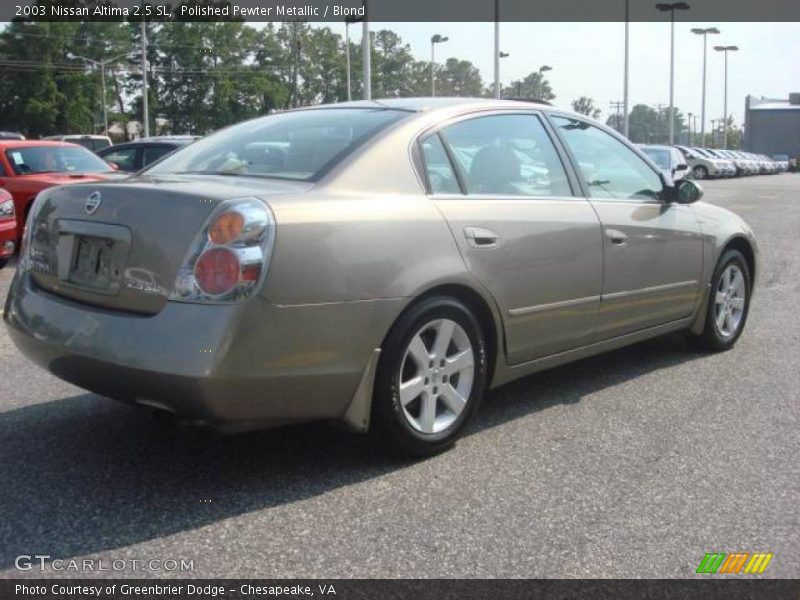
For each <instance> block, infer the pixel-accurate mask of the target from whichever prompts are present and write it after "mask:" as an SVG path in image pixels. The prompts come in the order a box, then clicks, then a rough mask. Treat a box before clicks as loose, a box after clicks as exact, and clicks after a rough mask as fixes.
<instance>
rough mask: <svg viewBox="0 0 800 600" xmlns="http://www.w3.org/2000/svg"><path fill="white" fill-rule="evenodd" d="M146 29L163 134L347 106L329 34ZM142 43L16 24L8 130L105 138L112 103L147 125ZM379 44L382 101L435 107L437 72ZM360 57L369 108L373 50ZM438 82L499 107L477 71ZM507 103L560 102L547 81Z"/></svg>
mask: <svg viewBox="0 0 800 600" xmlns="http://www.w3.org/2000/svg"><path fill="white" fill-rule="evenodd" d="M145 29H146V34H145V35H146V38H147V74H148V81H149V89H148V106H149V114H150V131H151V132H156V133H175V134H179V133H180V134H185V133H188V134H201V135H202V134H205V133H208V132H210V131H213V130H215V129H219V128H220V127H224V126H226V125H229V124H231V123H236V122H239V121H242V120H244V119H247V118H251V117H255V116H258V115H262V114H267V113H269V112H271V111H275V110H284V109H287V108H291V107H296V106H308V105H313V104H319V103H330V102H342V101H345V100H347V96H348V94H347V70H346V61H347V59H346V54H347V45H346V42H345V40H344V39H343V36H341V35H339V34H338V33H335V32H333V31H332V30H331V29H330V28H329V27H312V26H310V25H309V24H307V23H268V24H265V25H264V26H263V27H260V28H256V27H253V26H251V25H248V24H247V23H244V22H237V21H200V22H176V21H170V22H162V23H158V22H152V23H151V22H148V23H146V26H145ZM141 35H142V34H141V23H140V22H136V23H134V22H113V21H107V22H12V23H10V24H9V26H8V27H7V28H6V29H5V30H3V31H2V32H0V129H2V130H11V131H20V132H21V133H24V134H25V135H27V136H30V137H39V136H44V135H51V134H59V133H94V132H100V131H102V129H103V123H102V112H103V110H102V107H103V103H105V106H106V108H107V111H108V116H109V122H110V123H119V124H121V125H122V126H123V127H122V129H123V130H126V127H125V124H126V123H128V122H129V121H140V120H141V119H142V112H143V111H142V73H141V41H142V40H141ZM371 36H372V38H371V43H372V45H371V48H372V50H371V66H372V95H373V97H375V98H392V97H411V96H428V95H430V93H431V64H430V62H428V61H421V60H417V59H415V58H414V56H413V55H412V53H411V48H410V46H409V45H408V44H407V43H404V42H403V40H402V39H401V38H400V36H399V35H397V33H395V32H394V31H391V30H388V29H381V30H378V31H375V32H372V33H371ZM349 46H350V59H351V69H350V71H351V90H352V98H353V99H354V100H357V99H360V98H361V97H362V96H363V81H362V62H361V61H362V52H361V45H360V43H353V42H352V41H350V44H349ZM87 59H88V60H87ZM92 61H94V62H92ZM100 63H103V64H104V71H105V80H106V89H105V98H103V95H102V94H103V92H102V84H101V80H102V72H101V67H100ZM435 77H436V95H437V96H491V95H493V91H492V89H490V87H489V86H487V84H486V82H485V81H484V79H483V77H482V75H481V73H480V71H479V69H478V68H477V67H476V66H475V65H474V64H472V63H471V62H470V61H468V60H461V59H459V58H455V57H451V58H447V59H446V60H445V61H444V62H443V63H439V64H436V65H435ZM501 95H502V96H503V97H506V98H511V97H523V98H533V97H539V98H543V99H546V100H552V99H553V98H555V95H554V93H553V91H552V89H551V86H550V84H549V82H548V81H547V80H546V79H545V78H544V77H543V76H542V74H541V73H538V72H533V73H531V74H530V75H528V76H526V77H524V78H522V79H520V80H519V81H512V82H511V84H510V85H508V86H505V87H503V88H502V90H501ZM157 122H158V123H159V124H160V126H159V127H157V126H156V124H157ZM164 123H166V125H163V124H164Z"/></svg>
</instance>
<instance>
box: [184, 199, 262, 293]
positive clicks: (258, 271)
mask: <svg viewBox="0 0 800 600" xmlns="http://www.w3.org/2000/svg"><path fill="white" fill-rule="evenodd" d="M274 239H275V219H274V218H273V217H272V212H271V211H270V210H269V207H267V205H266V204H264V203H263V202H262V201H261V200H258V199H256V198H238V199H235V200H228V201H226V202H223V203H222V204H220V205H219V206H218V207H217V209H216V210H215V211H214V212H213V213H212V214H211V217H210V218H209V219H208V221H207V222H206V224H205V225H204V226H203V229H202V230H201V231H200V233H199V235H198V236H197V238H196V239H195V242H194V243H193V244H192V248H191V249H190V251H189V254H188V256H187V258H186V260H185V261H184V264H183V266H182V267H181V269H180V271H179V272H178V277H177V279H176V281H175V290H174V291H173V293H172V295H171V296H170V300H177V301H183V302H238V301H240V300H244V299H245V298H247V297H248V296H250V295H251V294H252V293H253V291H254V290H255V289H256V288H257V287H258V285H259V284H260V283H261V281H262V280H263V278H264V276H265V275H266V272H267V267H268V265H269V259H270V255H271V253H272V244H273V241H274Z"/></svg>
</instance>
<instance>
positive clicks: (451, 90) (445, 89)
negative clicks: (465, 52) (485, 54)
mask: <svg viewBox="0 0 800 600" xmlns="http://www.w3.org/2000/svg"><path fill="white" fill-rule="evenodd" d="M482 91H483V79H482V78H481V72H480V71H479V70H478V67H476V66H475V65H473V64H472V63H471V62H470V61H468V60H459V59H457V58H448V59H447V61H446V62H445V64H444V67H443V68H441V69H437V70H436V94H437V95H439V96H480V95H481V92H482Z"/></svg>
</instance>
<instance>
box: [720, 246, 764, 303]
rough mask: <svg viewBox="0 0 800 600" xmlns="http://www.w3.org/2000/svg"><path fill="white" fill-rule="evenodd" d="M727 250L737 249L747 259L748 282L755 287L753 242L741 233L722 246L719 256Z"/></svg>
mask: <svg viewBox="0 0 800 600" xmlns="http://www.w3.org/2000/svg"><path fill="white" fill-rule="evenodd" d="M728 250H738V251H739V252H741V253H742V255H743V256H744V259H745V260H746V261H747V268H748V269H749V270H750V284H751V287H755V285H754V284H755V281H756V253H755V249H754V248H753V244H752V243H750V240H748V239H747V238H746V237H744V236H742V235H736V236H734V237H732V238H730V239H729V240H728V241H727V242H726V243H725V245H724V246H723V247H722V251H721V252H720V253H719V255H720V256H722V255H723V254H725V253H726V252H727V251H728ZM752 293H753V292H752V289H751V291H750V295H751V296H752Z"/></svg>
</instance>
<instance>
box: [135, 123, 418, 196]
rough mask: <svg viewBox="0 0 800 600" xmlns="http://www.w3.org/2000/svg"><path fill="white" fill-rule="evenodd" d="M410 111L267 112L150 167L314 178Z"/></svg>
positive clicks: (160, 171)
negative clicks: (266, 115) (266, 114)
mask: <svg viewBox="0 0 800 600" xmlns="http://www.w3.org/2000/svg"><path fill="white" fill-rule="evenodd" d="M408 114H409V113H407V112H403V111H397V110H389V109H371V108H369V109H356V108H327V109H319V110H303V111H296V112H287V113H282V114H278V115H272V116H268V117H262V118H260V119H256V120H252V121H247V122H245V123H240V124H239V125H235V126H233V127H229V128H227V129H225V130H223V131H220V132H219V133H215V134H213V135H210V136H208V137H205V138H203V139H201V140H198V141H196V142H194V143H193V144H190V145H189V146H186V147H185V148H182V149H180V150H178V151H177V152H175V153H174V154H173V155H171V156H169V157H167V158H166V159H164V160H163V161H161V162H159V163H158V164H156V165H154V166H153V167H152V168H150V169H149V170H148V171H147V172H148V173H150V174H164V173H208V174H217V175H246V176H251V177H269V178H278V179H295V180H301V181H308V180H314V179H316V178H317V177H319V176H320V175H321V174H322V173H324V172H325V171H326V170H327V169H329V168H330V167H331V166H333V165H334V164H336V163H337V162H338V161H339V160H341V159H342V158H343V157H344V156H346V155H347V154H349V153H350V152H352V151H353V149H355V148H356V147H357V146H358V145H360V144H362V143H363V142H364V141H366V140H367V139H369V138H370V137H371V136H373V135H375V134H376V133H377V132H378V131H380V130H381V129H384V128H385V127H388V126H389V125H390V124H392V123H395V122H397V121H399V120H400V119H402V118H404V117H406V116H408Z"/></svg>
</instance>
